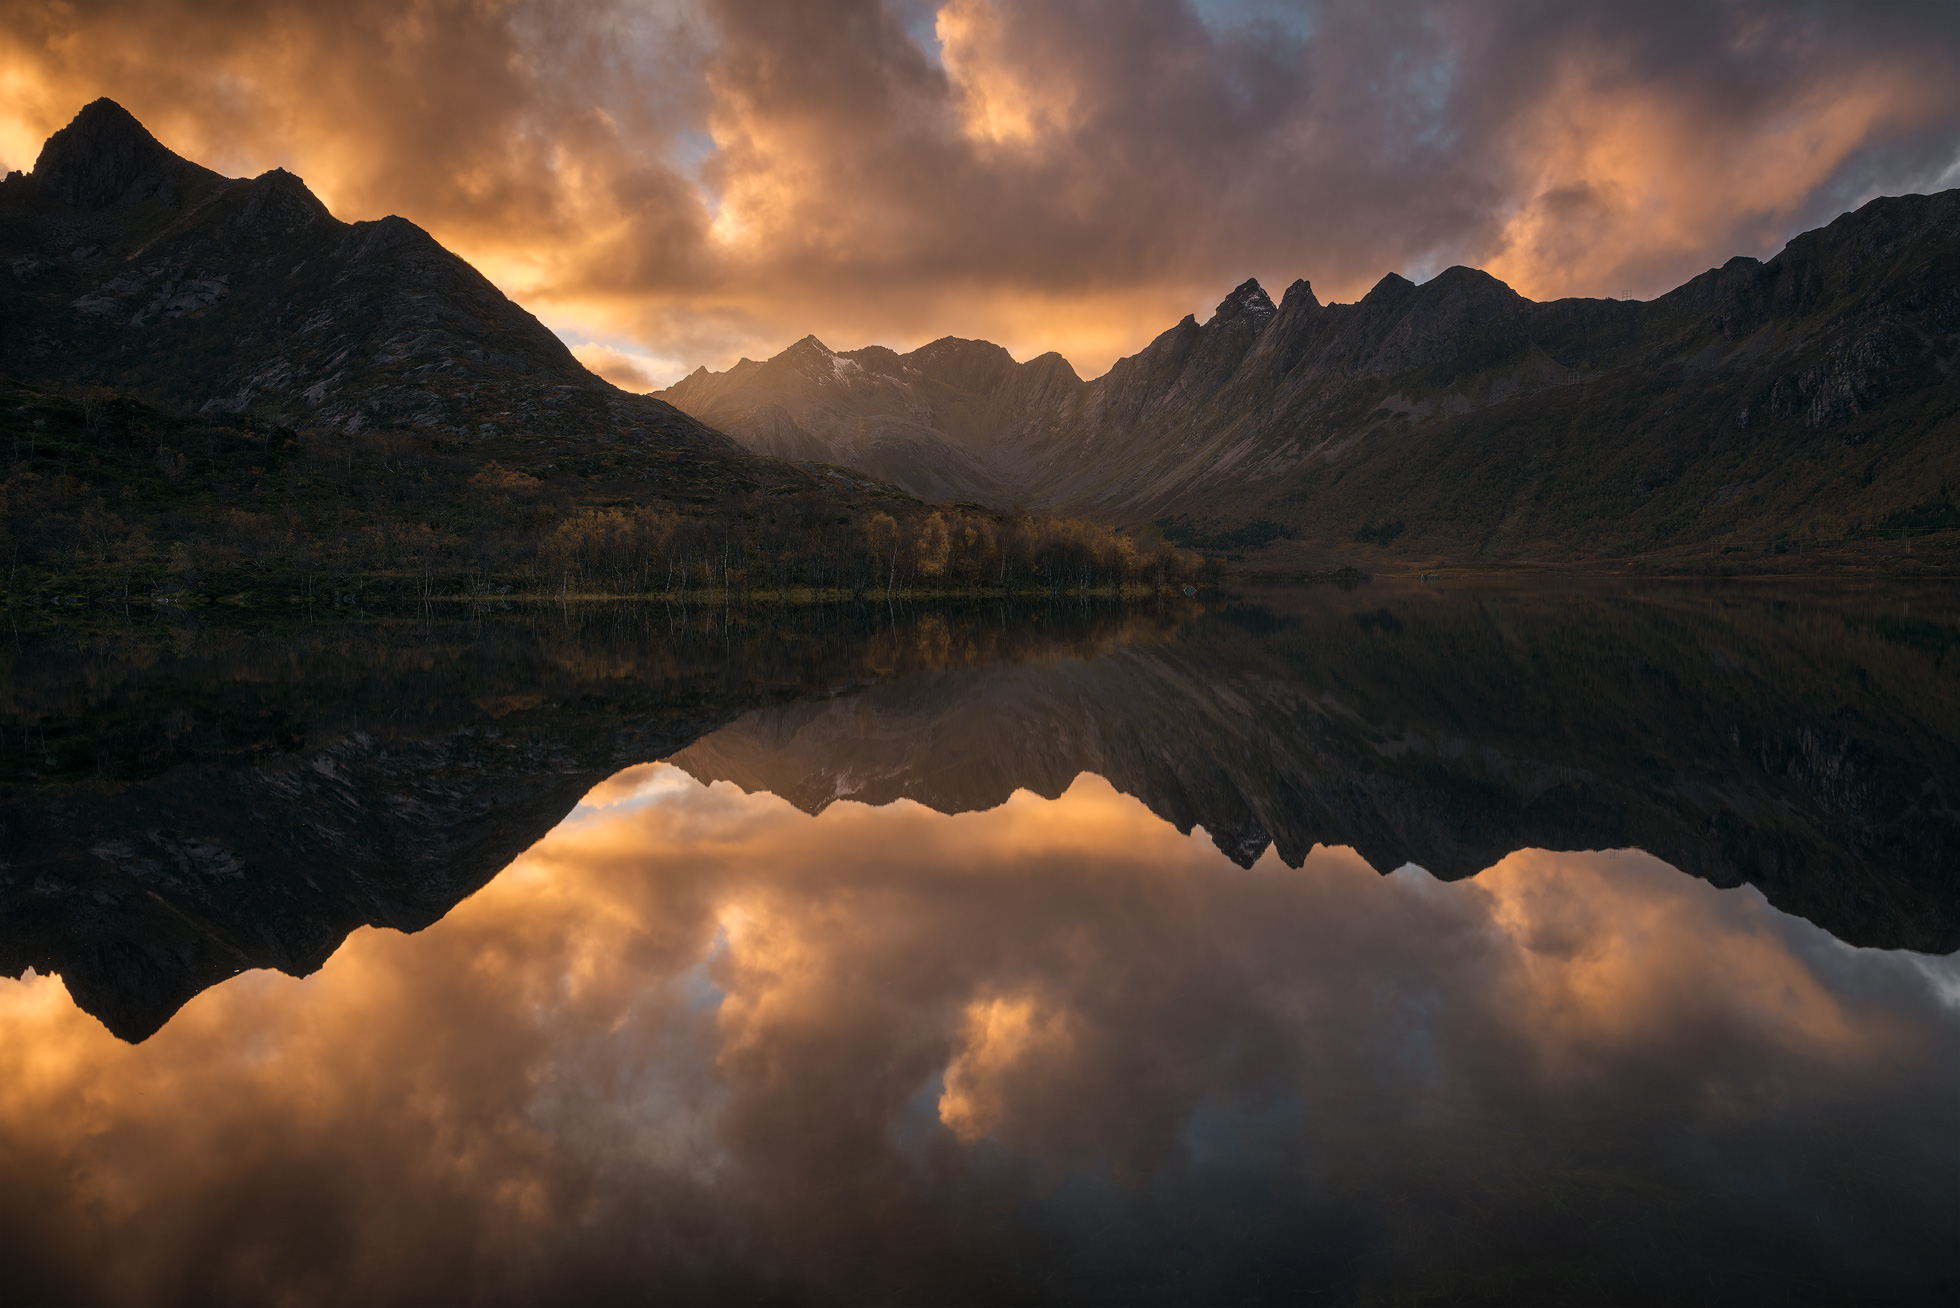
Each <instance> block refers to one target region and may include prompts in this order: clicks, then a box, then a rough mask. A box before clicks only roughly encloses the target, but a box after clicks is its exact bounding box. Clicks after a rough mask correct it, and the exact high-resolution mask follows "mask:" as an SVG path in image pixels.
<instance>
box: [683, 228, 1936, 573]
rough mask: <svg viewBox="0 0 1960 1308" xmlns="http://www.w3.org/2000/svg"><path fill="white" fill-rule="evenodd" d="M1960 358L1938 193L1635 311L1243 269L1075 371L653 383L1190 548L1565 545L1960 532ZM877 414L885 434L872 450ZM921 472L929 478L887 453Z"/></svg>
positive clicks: (893, 366) (753, 374) (751, 374)
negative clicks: (1341, 299) (866, 437)
mask: <svg viewBox="0 0 1960 1308" xmlns="http://www.w3.org/2000/svg"><path fill="white" fill-rule="evenodd" d="M792 356H795V357H794V358H793V357H792ZM823 358H827V359H828V360H830V361H831V362H830V363H829V365H828V366H829V368H830V369H831V370H832V375H834V377H835V380H833V379H832V375H825V373H824V369H823V367H822V366H819V364H818V363H817V362H814V360H819V359H823ZM1956 359H1960V191H1949V192H1945V193H1942V194H1939V195H1932V196H1904V197H1898V198H1887V199H1879V200H1874V201H1872V202H1871V203H1869V204H1867V205H1865V206H1864V207H1863V208H1861V209H1859V210H1858V211H1856V212H1855V213H1850V214H1846V215H1844V216H1843V217H1841V218H1839V219H1838V220H1837V221H1835V222H1833V223H1832V224H1830V225H1829V226H1828V227H1824V228H1821V229H1819V230H1817V231H1812V232H1807V233H1805V234H1803V235H1801V236H1799V237H1797V238H1795V239H1794V240H1792V241H1791V242H1790V244H1789V245H1788V246H1787V247H1786V248H1785V249H1784V250H1783V251H1782V252H1781V253H1780V254H1778V255H1777V256H1776V257H1775V258H1773V259H1771V260H1769V261H1768V262H1766V263H1759V262H1758V261H1756V260H1754V259H1748V258H1737V259H1733V260H1731V261H1729V263H1727V264H1725V265H1724V266H1723V267H1721V268H1718V269H1713V270H1710V271H1709V272H1707V273H1705V274H1703V275H1702V276H1700V277H1697V278H1695V279H1694V280H1692V281H1690V282H1688V283H1687V284H1686V285H1684V286H1682V287H1680V288H1678V289H1676V290H1674V291H1672V292H1670V293H1668V294H1667V295H1664V296H1661V297H1660V298H1658V299H1656V300H1652V301H1648V302H1644V303H1642V302H1632V301H1613V300H1559V301H1553V302H1549V303H1536V302H1533V301H1530V300H1527V299H1525V298H1524V297H1522V296H1520V295H1518V294H1516V293H1515V292H1514V291H1512V290H1511V289H1510V288H1509V287H1507V286H1505V285H1504V284H1503V283H1502V282H1499V281H1497V280H1496V279H1495V278H1493V277H1490V276H1488V275H1487V274H1484V273H1481V272H1477V271H1475V270H1473V269H1469V268H1461V267H1459V268H1451V269H1449V270H1447V271H1446V272H1444V273H1442V274H1440V275H1439V276H1437V277H1436V278H1434V279H1433V280H1431V281H1429V282H1426V283H1424V284H1422V285H1420V286H1418V285H1416V284H1414V283H1412V282H1410V281H1408V280H1406V279H1405V278H1402V277H1399V276H1395V275H1392V274H1391V275H1390V276H1388V277H1385V278H1383V279H1382V281H1381V282H1380V283H1379V284H1378V285H1377V286H1376V287H1375V288H1374V289H1373V290H1371V291H1370V292H1369V293H1368V294H1367V295H1366V296H1364V297H1363V298H1362V299H1361V300H1360V301H1358V302H1357V303H1354V304H1322V303H1321V302H1320V301H1319V299H1318V298H1317V297H1316V296H1315V295H1314V293H1313V291H1312V289H1311V288H1310V287H1309V286H1308V284H1307V283H1306V282H1304V281H1298V282H1295V283H1294V284H1293V285H1292V286H1291V287H1290V288H1289V289H1288V290H1287V292H1286V294H1285V296H1284V298H1283V299H1282V300H1281V302H1280V303H1279V304H1274V303H1273V301H1272V299H1271V298H1270V297H1269V296H1268V295H1267V293H1266V292H1265V290H1264V289H1263V288H1262V287H1260V286H1259V284H1258V283H1257V282H1256V281H1248V282H1246V283H1245V284H1244V285H1242V286H1240V287H1238V288H1237V289H1236V290H1234V291H1233V292H1232V293H1231V294H1230V295H1228V296H1227V297H1226V298H1225V299H1224V301H1222V302H1221V303H1220V304H1219V306H1218V309H1217V312H1216V313H1215V314H1214V315H1213V316H1212V317H1211V319H1210V320H1209V321H1207V322H1205V323H1202V324H1200V323H1199V322H1197V321H1196V319H1195V317H1187V318H1186V319H1185V320H1184V321H1182V322H1180V323H1178V324H1177V325H1176V326H1175V327H1173V328H1171V329H1170V330H1169V331H1167V332H1165V333H1164V334H1163V335H1161V336H1159V337H1158V338H1157V339H1156V340H1154V341H1152V342H1151V344H1150V345H1149V346H1148V347H1147V348H1145V349H1144V350H1143V351H1142V352H1141V353H1139V354H1136V355H1134V356H1132V357H1130V358H1126V359H1123V360H1121V361H1119V362H1118V363H1117V364H1116V365H1115V366H1114V367H1113V368H1111V369H1110V371H1109V373H1108V374H1107V375H1105V376H1103V377H1100V378H1097V379H1096V380H1094V381H1090V382H1081V381H1079V380H1076V379H1075V378H1074V377H1073V374H1072V373H1071V372H1070V371H1069V370H1068V368H1067V365H1066V363H1065V362H1064V361H1062V360H1060V359H1058V358H1056V357H1055V356H1044V357H1043V358H1041V359H1036V360H1032V361H1030V362H1028V363H1025V364H1015V363H1013V362H1012V361H1011V360H1010V359H1008V358H1007V357H1006V355H1005V353H1004V352H1002V351H999V350H997V349H996V348H995V347H992V346H989V345H987V344H985V343H984V342H969V341H957V340H951V339H948V340H944V341H939V342H935V343H934V344H932V345H929V346H926V347H925V348H923V349H921V350H916V351H914V352H912V353H911V354H907V355H896V354H892V353H890V352H889V351H883V350H862V351H854V352H851V353H848V354H842V355H833V354H831V353H830V352H829V351H828V350H825V349H823V347H821V346H819V345H818V344H817V343H816V342H815V341H813V340H806V341H804V342H802V343H800V344H799V345H798V346H796V347H794V348H793V349H792V350H791V351H789V352H787V353H786V354H784V355H782V356H778V358H776V359H773V360H770V361H769V362H768V363H766V364H755V363H751V362H748V361H744V363H743V364H741V365H738V367H736V368H734V369H731V370H730V371H729V372H727V373H725V374H710V373H706V372H705V371H703V372H697V373H696V374H695V375H694V376H692V377H689V378H688V379H686V380H685V381H683V382H682V383H680V384H679V385H677V386H675V387H674V388H672V389H671V390H669V391H668V392H665V394H666V395H667V397H668V398H670V399H672V400H673V401H674V402H675V403H676V404H677V405H679V406H680V407H682V408H684V409H687V410H689V411H690V412H693V413H695V414H697V415H699V416H704V417H707V416H708V415H713V417H712V418H710V420H712V421H718V422H720V423H722V425H723V426H724V427H725V428H726V429H727V430H729V431H730V432H731V433H732V434H734V435H735V436H736V437H737V438H738V439H741V440H743V441H744V442H745V443H748V444H750V445H752V446H753V447H755V448H764V447H766V446H767V442H768V440H769V439H771V438H772V437H773V438H775V439H780V440H788V441H793V442H796V443H797V445H798V448H801V449H805V450H810V451H817V450H821V451H823V452H824V453H825V454H826V455H827V456H828V457H832V458H835V459H838V460H840V461H843V462H853V461H856V462H857V463H858V465H859V466H863V467H867V468H869V467H871V466H873V463H874V461H877V466H880V467H885V468H890V469H892V472H891V473H890V474H888V475H891V476H892V477H893V479H894V480H896V481H899V482H900V484H903V485H906V486H907V487H908V489H911V490H912V491H914V493H917V494H922V495H932V494H935V493H939V494H945V493H957V494H960V495H966V496H971V497H974V498H979V499H982V500H987V501H988V502H991V503H996V504H1005V503H1020V504H1025V505H1028V506H1032V507H1039V508H1045V509H1055V510H1067V511H1075V512H1086V513H1090V514H1093V515H1096V516H1099V517H1102V518H1104V519H1106V520H1112V521H1117V522H1124V523H1130V524H1141V523H1144V522H1148V521H1152V520H1158V521H1162V522H1164V523H1166V525H1168V526H1169V527H1170V528H1171V529H1172V530H1173V531H1174V532H1181V533H1182V534H1183V535H1184V536H1185V537H1187V538H1195V539H1204V537H1205V536H1206V535H1207V534H1208V533H1209V534H1213V535H1215V536H1216V537H1217V538H1219V539H1221V540H1223V539H1231V538H1233V537H1234V536H1237V537H1238V538H1239V539H1241V540H1243V539H1245V528H1246V527H1247V526H1248V525H1251V524H1256V525H1257V526H1258V527H1260V528H1263V532H1260V531H1255V532H1254V533H1253V536H1254V538H1257V537H1259V536H1261V535H1263V536H1264V537H1265V538H1271V537H1273V536H1277V535H1282V534H1284V535H1291V536H1297V537H1301V538H1305V539H1307V540H1314V541H1321V542H1339V543H1349V544H1352V543H1354V542H1362V543H1364V544H1365V545H1369V546H1388V545H1390V543H1391V542H1392V543H1393V547H1394V548H1395V549H1398V550H1403V551H1414V552H1417V553H1421V552H1425V551H1426V552H1441V553H1449V554H1454V555H1458V556H1463V557H1517V556H1561V557H1573V556H1588V555H1599V554H1613V553H1628V552H1637V551H1643V550H1649V549H1654V548H1661V547H1679V546H1682V545H1690V546H1700V547H1706V548H1711V549H1713V548H1721V547H1724V546H1727V547H1732V548H1749V549H1761V548H1766V547H1767V548H1778V547H1780V546H1781V545H1783V544H1787V543H1789V542H1793V541H1794V542H1799V543H1800V542H1804V541H1819V542H1822V541H1828V540H1839V539H1843V538H1845V537H1846V536H1853V535H1857V534H1858V533H1861V532H1862V533H1875V532H1884V531H1901V530H1903V531H1912V530H1921V531H1924V530H1931V529H1937V528H1944V527H1951V526H1960V510H1956V509H1955V507H1954V506H1953V503H1952V500H1951V492H1950V488H1951V487H1953V486H1955V485H1960V418H1956V414H1960V373H1956V371H1955V368H1954V364H1955V361H1956ZM799 360H801V361H806V362H799ZM949 360H957V361H959V363H960V364H961V365H962V366H959V367H947V366H946V362H947V361H949ZM840 361H841V362H840ZM968 361H984V363H985V366H970V365H968ZM881 423H883V424H887V425H886V426H884V427H882V428H881V427H880V426H879V424H881ZM874 429H875V430H882V431H884V432H885V433H886V436H885V438H884V442H883V443H882V444H880V443H878V442H871V443H869V444H868V445H867V444H865V443H864V442H863V440H862V437H861V435H860V433H863V432H868V431H871V430H874ZM854 442H855V443H854ZM894 446H902V447H903V449H904V453H903V454H902V455H900V454H898V453H896V452H894V449H893V447H894ZM949 446H952V447H958V452H957V453H951V454H943V455H942V454H941V453H940V451H941V450H942V449H944V448H946V447H949ZM934 459H938V460H939V462H938V463H937V465H936V466H935V468H934V472H935V474H936V475H937V476H938V477H939V479H940V481H941V482H942V483H943V488H942V487H935V486H934V485H931V484H929V483H928V481H927V479H926V478H925V477H923V476H920V475H915V474H912V473H911V472H910V471H909V468H908V467H907V466H904V465H906V464H908V463H921V464H929V463H931V462H932V461H933V460H934ZM975 462H977V463H978V465H979V467H978V468H977V469H975V468H974V466H973V465H974V463H975ZM908 478H909V480H908Z"/></svg>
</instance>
